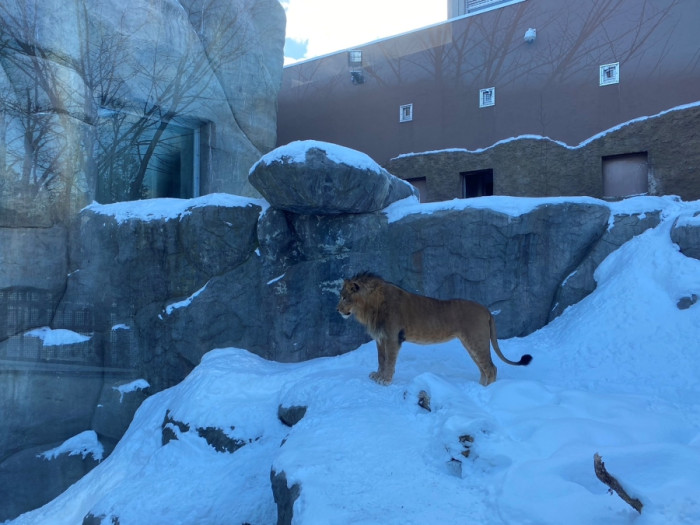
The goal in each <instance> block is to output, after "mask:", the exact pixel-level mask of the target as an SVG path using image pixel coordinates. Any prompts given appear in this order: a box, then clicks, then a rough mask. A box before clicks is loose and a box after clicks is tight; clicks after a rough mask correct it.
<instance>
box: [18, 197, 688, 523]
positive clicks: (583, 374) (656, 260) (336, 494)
mask: <svg viewBox="0 0 700 525" xmlns="http://www.w3.org/2000/svg"><path fill="white" fill-rule="evenodd" d="M639 199H642V200H632V201H631V202H626V203H621V204H617V203H616V204H610V206H611V209H614V210H616V211H617V212H622V213H624V212H626V211H631V210H636V211H638V212H639V211H642V210H643V209H644V207H645V206H648V205H651V207H649V208H648V209H647V211H652V210H654V209H662V219H663V220H662V222H661V224H660V225H659V226H657V227H656V228H654V229H651V230H648V231H646V232H645V233H643V234H641V235H639V236H637V237H635V238H633V239H632V240H630V241H629V242H628V243H626V244H624V245H623V246H622V247H621V248H619V249H618V250H617V251H615V252H613V253H612V254H611V255H610V256H609V257H608V258H607V259H605V260H604V261H603V262H602V263H601V264H600V266H599V267H598V269H597V270H596V273H595V278H596V281H597V283H598V286H597V289H596V290H595V291H594V292H593V293H592V294H591V295H589V296H588V297H586V298H585V299H583V300H582V301H581V302H579V303H578V304H576V305H573V306H571V307H569V308H568V309H567V310H566V311H565V312H564V313H563V314H562V315H561V316H560V317H558V318H557V319H556V320H554V321H553V322H551V323H550V324H548V325H547V326H545V327H544V328H542V329H540V330H538V331H537V332H535V333H533V334H531V335H529V336H527V337H523V338H514V339H507V340H502V341H500V345H501V348H502V350H503V352H504V353H505V354H506V355H507V356H509V357H511V358H518V357H519V356H520V355H522V354H524V353H530V354H532V355H533V356H534V360H533V362H532V364H531V365H530V366H528V367H511V366H508V365H505V364H502V363H501V364H500V365H498V367H499V372H498V374H499V379H498V380H497V381H496V382H495V383H494V384H492V385H490V386H489V387H486V388H485V387H482V386H480V385H479V384H478V379H479V372H478V370H477V368H476V366H475V365H474V363H473V362H472V361H471V360H470V359H469V357H468V356H467V354H466V352H465V351H464V349H463V348H462V347H461V346H460V345H459V343H457V342H450V343H445V344H441V345H433V347H419V346H416V345H412V344H405V345H404V348H403V349H402V351H401V355H400V356H399V361H398V366H397V373H396V376H395V379H394V383H393V384H392V385H391V386H389V387H382V386H379V385H376V384H375V383H373V382H371V381H370V380H369V379H368V377H367V375H368V373H369V372H370V371H372V370H373V369H374V368H375V367H376V359H377V358H376V350H375V347H374V343H369V344H366V345H363V346H361V347H360V348H358V349H357V350H355V351H353V352H350V353H348V354H345V355H342V356H339V357H333V358H322V359H315V360H312V361H308V362H304V363H296V364H285V363H276V362H270V361H265V360H264V359H262V358H260V357H257V356H255V355H253V354H251V353H249V352H247V351H244V350H240V349H235V348H228V349H217V350H212V351H211V352H209V353H207V354H206V355H205V356H204V358H203V359H202V362H201V364H200V365H199V366H198V367H197V368H195V369H194V370H193V371H192V373H191V374H190V375H189V376H188V377H187V378H186V379H185V380H184V381H182V383H180V384H179V385H177V386H174V387H172V388H170V389H168V390H165V391H162V392H159V393H157V394H155V395H153V396H151V397H149V398H147V399H146V400H145V401H144V403H143V404H142V405H141V407H140V409H139V410H138V412H137V413H136V415H135V417H134V420H133V422H132V424H131V426H130V427H129V429H128V431H127V433H126V435H125V436H124V437H123V439H122V440H121V441H120V442H119V444H118V445H117V447H116V448H115V450H114V451H113V453H112V454H111V455H110V456H109V457H108V458H107V459H106V460H104V461H103V462H102V463H101V464H100V465H99V466H98V467H97V468H95V469H94V470H92V471H91V472H90V473H88V474H87V475H86V476H85V477H84V478H83V479H81V480H80V481H78V482H77V483H76V484H74V485H73V486H72V487H70V488H69V489H68V490H67V491H66V492H64V493H63V494H62V495H60V496H59V497H58V498H56V499H55V500H53V501H52V502H50V503H49V504H47V505H46V506H44V507H42V508H41V509H37V510H35V511H33V512H30V513H27V514H25V515H23V516H21V517H19V518H17V519H16V520H14V521H13V522H12V523H13V524H15V525H23V524H32V525H37V524H47V525H48V524H51V525H60V524H75V523H81V522H82V519H83V517H84V516H85V514H86V513H87V512H92V513H93V514H96V515H100V514H104V515H106V516H107V517H110V516H113V517H118V520H119V523H121V524H122V525H130V524H141V523H153V524H156V525H157V524H172V523H188V524H189V523H207V524H229V523H244V522H248V523H256V524H269V523H275V522H276V507H275V503H274V500H273V496H272V491H271V489H270V469H271V467H273V468H274V469H275V470H277V471H280V470H284V471H285V473H286V475H287V478H288V482H289V483H290V484H292V483H299V484H300V485H301V492H300V497H299V499H298V500H297V501H296V503H295V505H294V522H295V523H299V524H304V525H314V524H324V525H325V524H329V523H332V524H350V523H352V524H382V525H392V524H397V525H398V524H401V525H404V524H438V523H450V524H456V523H478V524H480V525H497V524H538V525H546V524H553V525H554V524H556V525H560V524H563V523H565V524H567V525H576V524H582V525H583V524H585V525H588V524H592V523H605V524H609V525H632V524H633V525H651V524H653V525H657V524H658V525H662V524H664V525H665V524H669V523H673V524H697V523H700V491H699V490H698V487H700V383H699V382H698V378H699V377H700V359H698V353H699V351H700V347H699V343H698V341H700V304H695V305H693V306H691V307H690V308H687V309H685V310H680V309H678V307H677V306H676V304H677V302H678V300H679V299H680V298H682V297H688V296H690V295H691V294H693V293H695V294H699V293H700V261H698V260H696V259H692V258H688V257H685V256H683V255H682V254H681V253H680V252H679V250H678V247H677V246H675V245H674V244H673V243H672V241H671V239H670V230H671V227H672V225H673V223H674V221H675V220H676V218H677V217H678V216H684V217H685V216H693V214H695V213H697V212H698V211H700V201H698V202H694V203H682V202H680V201H678V200H677V199H673V198H665V199H655V200H653V199H652V200H648V199H647V198H639ZM485 200H486V199H485ZM528 201H529V200H528V199H526V200H525V201H522V200H520V199H513V202H510V203H509V202H507V200H502V201H494V200H492V201H491V203H490V204H495V205H498V206H499V207H500V208H501V209H505V210H509V213H522V210H523V209H528V206H532V205H535V204H536V203H537V202H538V201H529V202H528ZM644 201H646V202H644ZM475 202H481V199H478V200H477V201H475ZM586 202H587V201H586ZM460 205H461V204H460ZM537 205H539V204H537ZM329 315H335V313H334V312H329ZM348 322H354V321H348ZM494 359H496V358H494ZM497 364H498V362H497ZM421 391H425V392H427V394H428V395H429V396H430V406H431V411H427V410H425V409H423V408H421V407H420V406H418V403H417V400H418V396H419V394H420V392H421ZM280 404H283V405H284V406H292V405H304V406H308V410H307V412H306V415H305V417H304V418H303V419H302V420H301V421H300V422H299V423H298V424H297V425H295V426H294V427H292V428H288V427H286V426H284V425H283V424H282V423H280V421H279V420H278V418H277V409H278V406H279V405H280ZM167 411H170V415H171V417H172V418H174V419H175V420H177V421H183V422H186V423H188V424H189V425H190V430H189V431H180V430H179V429H178V428H177V427H176V426H174V425H171V427H172V428H173V429H174V431H175V432H176V434H177V436H178V439H176V440H172V441H170V442H169V443H168V444H166V445H165V446H163V445H162V424H163V421H164V417H165V414H166V412H167ZM202 427H217V428H221V429H223V430H224V431H225V433H226V434H227V435H229V436H230V437H233V438H235V439H239V440H241V441H244V442H245V443H246V445H245V446H243V447H242V448H241V449H239V450H237V451H236V452H235V453H233V454H230V453H219V452H216V451H215V450H214V448H212V447H211V446H209V445H208V444H207V443H206V441H205V440H204V439H202V438H201V437H199V435H198V433H197V431H196V428H202ZM464 436H470V438H465V437H464ZM460 438H462V439H461V440H460ZM470 439H472V440H473V442H470ZM68 448H70V449H71V450H80V449H81V448H80V447H74V446H71V447H68ZM467 451H468V457H465V454H467ZM595 453H599V454H600V455H601V456H602V458H603V461H604V462H605V465H606V468H607V469H608V471H609V472H610V473H611V474H612V475H613V476H615V477H616V478H617V479H618V480H619V481H620V482H621V483H622V485H623V486H624V487H625V488H626V489H627V491H628V492H630V494H631V495H632V496H636V497H638V498H640V499H641V501H642V503H643V505H644V508H643V510H642V513H641V515H640V514H638V513H637V512H636V511H634V510H633V509H632V508H631V507H630V506H628V505H627V504H626V503H624V502H623V501H622V500H621V499H620V498H619V497H617V496H616V495H610V494H609V493H608V489H607V487H606V486H605V485H604V484H602V483H601V482H600V481H598V479H597V478H596V477H595V474H594V470H593V455H594V454H595ZM107 521H109V519H107Z"/></svg>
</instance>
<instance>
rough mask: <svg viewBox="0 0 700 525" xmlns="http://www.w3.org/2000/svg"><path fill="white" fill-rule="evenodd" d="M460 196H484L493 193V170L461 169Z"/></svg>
mask: <svg viewBox="0 0 700 525" xmlns="http://www.w3.org/2000/svg"><path fill="white" fill-rule="evenodd" d="M460 175H461V176H462V197H463V198H470V197H485V196H487V195H493V170H476V171H463V172H462V173H460Z"/></svg>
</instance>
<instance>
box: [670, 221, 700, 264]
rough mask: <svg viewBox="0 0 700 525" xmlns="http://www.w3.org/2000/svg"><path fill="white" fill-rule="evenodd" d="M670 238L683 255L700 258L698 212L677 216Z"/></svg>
mask: <svg viewBox="0 0 700 525" xmlns="http://www.w3.org/2000/svg"><path fill="white" fill-rule="evenodd" d="M671 240H672V241H673V242H675V243H676V244H677V245H678V247H679V248H680V250H681V253H682V254H683V255H686V256H688V257H693V258H695V259H700V212H696V213H693V214H687V215H682V216H680V217H678V219H677V220H676V222H675V224H674V225H673V229H672V230H671Z"/></svg>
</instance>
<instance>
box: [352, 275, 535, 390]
mask: <svg viewBox="0 0 700 525" xmlns="http://www.w3.org/2000/svg"><path fill="white" fill-rule="evenodd" d="M338 312H339V313H340V315H342V316H343V317H344V318H346V319H347V318H349V317H350V316H352V315H354V316H355V318H356V319H357V320H358V321H359V322H360V323H362V324H363V325H364V326H365V328H366V329H367V332H368V333H369V335H370V336H371V337H372V339H374V340H375V341H376V344H377V354H378V360H379V368H378V370H377V371H376V372H372V373H371V374H370V375H369V377H370V378H371V379H372V380H373V381H375V382H377V383H379V384H380V385H390V384H391V382H392V380H393V378H394V371H395V369H396V359H397V358H398V355H399V350H400V349H401V344H402V343H403V342H404V341H410V342H413V343H419V344H430V343H444V342H446V341H450V340H452V339H455V338H458V339H459V340H460V341H461V342H462V345H464V348H466V349H467V352H469V355H470V356H471V357H472V359H473V360H474V362H475V363H476V366H478V367H479V371H480V372H481V378H480V379H479V383H481V384H482V385H484V386H487V385H490V384H491V383H493V382H494V381H495V380H496V367H495V366H494V364H493V361H492V360H491V348H490V346H489V343H491V344H492V345H493V348H494V350H495V351H496V354H497V355H498V357H500V358H501V359H502V360H503V362H505V363H508V364H509V365H518V366H526V365H528V364H529V363H530V361H532V356H531V355H529V354H525V355H523V356H522V357H521V358H520V361H517V362H516V361H511V360H510V359H507V358H506V357H505V356H504V355H503V353H502V352H501V349H500V348H499V347H498V340H497V337H496V322H495V321H494V318H493V315H491V312H489V310H488V309H487V308H486V307H485V306H482V305H481V304H479V303H475V302H473V301H467V300H462V299H451V300H448V301H442V300H439V299H433V298H431V297H424V296H421V295H416V294H412V293H410V292H407V291H406V290H403V289H401V288H399V287H398V286H396V285H393V284H391V283H389V282H387V281H385V280H384V279H382V278H381V277H378V276H377V275H374V274H371V273H367V272H365V273H361V274H358V275H355V276H354V277H352V278H351V279H345V280H344V281H343V287H342V289H341V291H340V301H339V302H338Z"/></svg>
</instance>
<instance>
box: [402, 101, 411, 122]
mask: <svg viewBox="0 0 700 525" xmlns="http://www.w3.org/2000/svg"><path fill="white" fill-rule="evenodd" d="M411 120H413V104H404V105H403V106H401V107H400V108H399V122H410V121H411Z"/></svg>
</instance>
